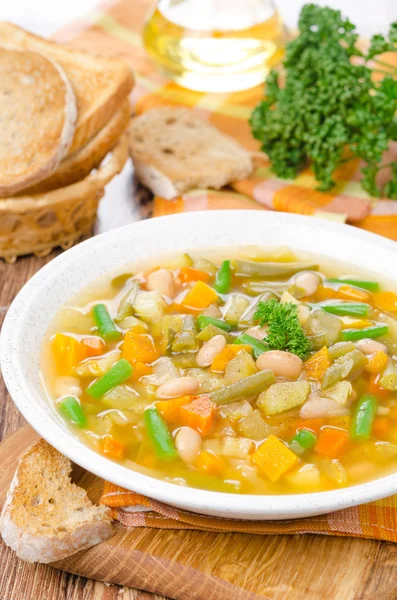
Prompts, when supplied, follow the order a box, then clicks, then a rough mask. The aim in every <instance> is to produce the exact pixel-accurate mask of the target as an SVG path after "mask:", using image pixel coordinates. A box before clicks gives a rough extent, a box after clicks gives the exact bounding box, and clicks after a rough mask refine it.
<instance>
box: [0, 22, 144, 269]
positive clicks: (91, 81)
mask: <svg viewBox="0 0 397 600" xmlns="http://www.w3.org/2000/svg"><path fill="white" fill-rule="evenodd" d="M132 87H133V76H132V73H131V69H130V67H129V66H128V64H127V63H126V62H124V61H122V60H119V59H116V58H108V57H103V56H94V55H90V54H87V53H83V52H77V51H74V50H72V49H70V48H67V47H65V46H60V45H57V44H55V43H52V42H49V41H47V40H44V39H41V38H39V37H36V36H34V35H32V34H30V33H28V32H26V31H23V30H22V29H20V28H18V27H16V26H15V25H12V24H10V23H0V139H1V144H0V257H1V258H5V259H6V260H8V261H13V260H15V258H16V257H17V256H19V255H22V254H27V253H31V252H34V253H35V254H36V255H38V256H43V255H45V254H47V253H49V252H50V251H51V250H52V248H54V247H56V246H59V245H60V246H62V247H63V248H67V247H69V246H71V245H72V244H73V243H74V242H75V241H76V240H78V239H79V238H81V237H83V236H85V235H87V234H89V233H90V231H91V230H92V226H93V224H94V222H95V216H96V211H97V206H98V202H99V199H100V198H101V197H102V196H103V194H104V188H105V185H106V184H107V183H108V182H109V181H110V180H111V179H112V178H113V177H114V176H115V175H116V174H117V173H119V172H120V171H121V169H122V168H123V166H124V163H125V161H126V159H127V156H128V147H127V141H126V138H125V134H124V131H125V129H126V128H127V125H128V122H129V119H130V103H129V99H128V96H129V93H130V91H131V89H132ZM105 157H106V158H105Z"/></svg>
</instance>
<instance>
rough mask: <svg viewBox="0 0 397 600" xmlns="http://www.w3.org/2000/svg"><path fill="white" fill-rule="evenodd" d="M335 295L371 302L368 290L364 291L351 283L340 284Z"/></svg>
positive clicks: (346, 298) (344, 298) (341, 297)
mask: <svg viewBox="0 0 397 600" xmlns="http://www.w3.org/2000/svg"><path fill="white" fill-rule="evenodd" d="M335 297H336V298H340V299H342V300H356V301H358V302H369V303H371V302H370V301H371V294H369V292H366V291H365V290H359V289H357V288H354V287H352V286H351V285H341V286H340V288H339V290H338V291H337V292H336V296H335Z"/></svg>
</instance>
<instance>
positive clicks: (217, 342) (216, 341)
mask: <svg viewBox="0 0 397 600" xmlns="http://www.w3.org/2000/svg"><path fill="white" fill-rule="evenodd" d="M225 346H226V340H225V338H224V337H223V335H220V334H219V335H214V337H213V338H211V339H210V340H208V342H205V344H203V345H202V346H201V348H200V350H199V351H198V353H197V356H196V362H197V365H198V366H199V367H209V366H210V364H212V361H213V360H214V358H215V357H216V356H218V354H219V353H220V352H222V350H223V349H224V347H225Z"/></svg>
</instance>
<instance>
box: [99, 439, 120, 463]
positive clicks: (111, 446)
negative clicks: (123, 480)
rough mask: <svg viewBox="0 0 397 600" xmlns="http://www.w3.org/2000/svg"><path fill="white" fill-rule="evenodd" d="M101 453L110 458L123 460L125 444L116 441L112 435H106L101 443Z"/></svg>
mask: <svg viewBox="0 0 397 600" xmlns="http://www.w3.org/2000/svg"><path fill="white" fill-rule="evenodd" d="M99 445H100V448H101V452H102V454H104V455H105V456H108V457H109V458H122V456H123V454H124V444H122V443H121V442H119V441H118V440H115V439H114V437H113V436H111V435H109V434H108V435H104V436H103V437H102V438H101V440H100V442H99Z"/></svg>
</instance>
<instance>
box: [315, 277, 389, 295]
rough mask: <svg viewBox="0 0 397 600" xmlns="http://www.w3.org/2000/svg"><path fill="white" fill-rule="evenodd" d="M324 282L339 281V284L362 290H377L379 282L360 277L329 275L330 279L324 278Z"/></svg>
mask: <svg viewBox="0 0 397 600" xmlns="http://www.w3.org/2000/svg"><path fill="white" fill-rule="evenodd" d="M325 283H340V284H341V285H346V284H347V285H353V286H354V287H357V288H361V289H363V290H368V291H369V292H379V283H378V282H377V281H363V280H362V279H349V278H345V277H331V278H330V279H326V280H325Z"/></svg>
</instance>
